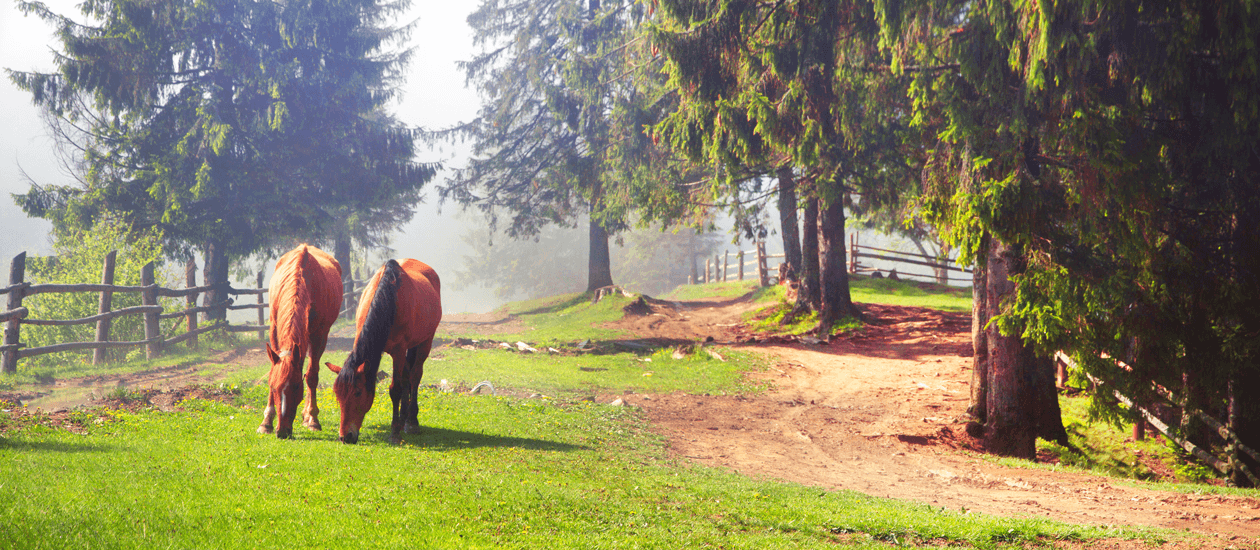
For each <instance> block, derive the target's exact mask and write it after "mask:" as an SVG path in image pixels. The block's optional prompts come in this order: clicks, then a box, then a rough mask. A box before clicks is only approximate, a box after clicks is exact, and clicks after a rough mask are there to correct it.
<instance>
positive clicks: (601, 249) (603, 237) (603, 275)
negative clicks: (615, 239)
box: [586, 219, 613, 292]
mask: <svg viewBox="0 0 1260 550" xmlns="http://www.w3.org/2000/svg"><path fill="white" fill-rule="evenodd" d="M590 226H591V244H590V256H589V262H588V263H587V282H586V291H587V292H593V291H595V289H598V288H603V287H606V286H611V285H612V284H613V278H612V261H611V258H610V257H609V254H608V232H607V231H604V226H602V225H600V224H599V222H597V221H595V220H594V219H591V222H590Z"/></svg>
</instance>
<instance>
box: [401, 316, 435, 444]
mask: <svg viewBox="0 0 1260 550" xmlns="http://www.w3.org/2000/svg"><path fill="white" fill-rule="evenodd" d="M432 349H433V339H432V338H430V339H429V340H428V341H426V342H425V343H423V344H420V345H418V346H416V347H414V348H411V349H410V350H407V358H408V359H410V361H409V363H410V365H409V366H410V367H411V368H410V369H409V370H410V371H411V380H409V382H410V384H408V385H407V404H408V408H407V410H406V413H405V414H406V416H405V420H404V423H403V431H404V432H406V433H409V434H418V433H420V418H419V416H420V405H419V403H418V402H417V400H418V398H419V395H418V394H419V388H420V379H421V378H424V361H425V360H426V359H428V358H429V352H430V351H431V350H432Z"/></svg>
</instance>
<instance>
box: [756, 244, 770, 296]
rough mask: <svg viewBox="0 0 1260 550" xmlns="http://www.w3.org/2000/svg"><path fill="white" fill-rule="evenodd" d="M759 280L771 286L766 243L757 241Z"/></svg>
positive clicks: (764, 284) (762, 284) (762, 283)
mask: <svg viewBox="0 0 1260 550" xmlns="http://www.w3.org/2000/svg"><path fill="white" fill-rule="evenodd" d="M757 282H758V283H760V284H761V286H770V273H769V269H768V268H767V267H766V243H764V242H761V241H757Z"/></svg>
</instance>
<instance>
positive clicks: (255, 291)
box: [0, 252, 366, 374]
mask: <svg viewBox="0 0 1260 550" xmlns="http://www.w3.org/2000/svg"><path fill="white" fill-rule="evenodd" d="M116 257H117V253H116V252H110V253H109V254H107V255H106V256H105V259H104V264H103V269H102V276H101V281H102V282H101V284H32V283H30V282H26V280H25V279H26V253H25V252H22V253H20V254H18V255H17V256H15V257H14V258H13V261H12V263H11V264H10V268H9V286H7V287H4V288H0V295H7V307H6V309H5V310H4V311H0V322H3V323H4V324H5V328H4V344H3V345H0V373H9V374H11V373H15V372H17V363H18V360H19V359H23V358H30V357H36V356H39V355H45V354H49V353H56V352H63V351H78V350H89V349H90V350H92V364H94V365H95V364H101V363H104V362H106V361H108V357H109V350H112V349H117V348H134V347H139V346H144V347H145V355H146V357H148V358H150V359H152V358H155V357H157V356H159V355H161V354H162V351H163V349H164V348H165V347H166V346H169V345H172V344H177V343H180V342H185V341H187V342H188V343H187V345H188V347H190V348H196V347H197V337H198V336H199V335H201V334H205V333H207V332H211V331H215V330H223V331H226V332H255V333H257V334H258V336H259V338H263V337H265V336H266V331H267V329H268V327H267V325H266V322H267V317H266V315H267V309H268V308H269V307H270V304H268V303H267V301H266V299H265V297H264V295H265V294H266V293H267V291H268V289H267V288H264V287H263V272H261V271H260V272H259V273H258V278H257V287H256V288H252V289H237V288H233V287H232V286H231V285H230V284H228V283H219V284H216V285H203V286H197V285H196V264H195V263H194V262H193V260H191V259H190V260H189V261H188V264H187V265H186V266H185V270H184V274H185V283H186V284H187V287H186V288H182V289H169V288H163V287H160V286H158V285H157V284H156V283H155V280H156V279H155V276H154V275H155V274H154V266H153V264H152V263H149V264H146V265H145V266H144V267H143V268H142V269H141V275H140V278H141V284H140V286H121V285H115V284H113V281H114V265H115V261H116ZM364 284H366V281H355V280H353V279H349V280H347V281H346V282H345V289H346V292H345V296H343V303H344V304H346V306H347V307H346V308H345V309H344V310H342V312H341V314H342V315H344V314H346V313H347V312H348V313H349V314H350V315H351V316H353V314H354V304H355V298H356V297H357V295H358V291H360V290H361V289H362V287H363V285H364ZM211 290H216V291H226V294H229V295H234V296H237V297H240V296H249V295H254V296H256V297H257V303H254V304H240V305H237V304H236V303H235V300H234V299H232V298H228V299H226V300H223V301H220V302H218V303H214V304H204V305H201V306H197V305H196V304H197V298H198V296H200V295H202V294H204V293H207V292H209V291H211ZM65 292H96V293H98V294H99V301H98V303H99V307H98V313H97V314H96V315H92V316H89V317H84V318H81V319H30V318H28V317H29V315H30V310H29V309H28V308H26V307H23V306H22V301H23V300H24V299H26V298H28V297H30V296H36V295H39V294H46V293H65ZM116 293H140V295H141V304H142V305H139V306H133V307H126V308H122V309H113V307H112V306H113V303H112V302H113V296H114V294H116ZM181 297H182V298H185V304H186V307H185V308H184V309H181V310H178V311H172V312H166V311H165V308H163V307H162V305H161V303H160V302H159V298H181ZM250 309H253V310H257V312H258V324H240V325H233V324H231V323H229V322H228V321H227V320H226V312H227V311H234V310H250ZM210 312H215V313H218V315H216V316H222V317H224V318H223V319H219V320H217V321H214V322H212V323H211V324H209V325H206V326H199V322H198V315H200V314H202V313H210ZM130 315H142V316H143V317H144V339H143V340H136V341H126V342H117V341H111V340H110V339H109V338H110V329H111V325H112V321H113V320H114V319H117V318H119V317H123V316H130ZM172 319H187V323H186V325H185V326H186V329H185V330H184V332H183V333H181V334H168V336H163V333H162V327H161V322H162V321H168V320H172ZM90 323H95V324H96V334H95V339H94V341H91V342H65V343H59V344H51V345H47V346H39V347H34V348H31V347H27V346H26V344H24V343H22V341H21V327H22V325H30V326H72V325H84V324H90ZM178 327H179V325H178V324H176V325H173V326H172V327H171V329H170V330H169V331H168V333H170V332H173V331H174V329H176V328H178Z"/></svg>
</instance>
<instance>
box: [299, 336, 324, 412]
mask: <svg viewBox="0 0 1260 550" xmlns="http://www.w3.org/2000/svg"><path fill="white" fill-rule="evenodd" d="M327 346H328V335H327V334H325V335H324V336H311V364H310V365H308V366H307V367H306V408H304V409H302V425H303V426H306V427H307V428H309V429H312V430H315V431H321V430H323V427H322V426H320V425H319V404H318V403H316V402H315V392H316V391H317V390H318V389H319V369H320V365H322V363H320V362H319V360H320V358H321V357H323V355H324V349H325V348H326V347H327Z"/></svg>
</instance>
